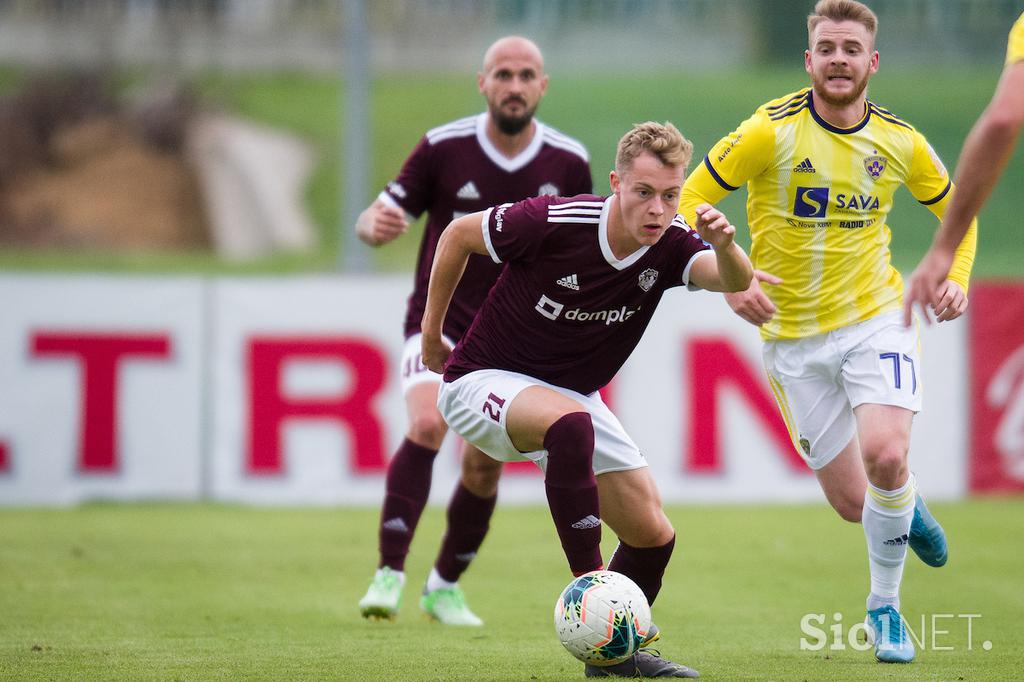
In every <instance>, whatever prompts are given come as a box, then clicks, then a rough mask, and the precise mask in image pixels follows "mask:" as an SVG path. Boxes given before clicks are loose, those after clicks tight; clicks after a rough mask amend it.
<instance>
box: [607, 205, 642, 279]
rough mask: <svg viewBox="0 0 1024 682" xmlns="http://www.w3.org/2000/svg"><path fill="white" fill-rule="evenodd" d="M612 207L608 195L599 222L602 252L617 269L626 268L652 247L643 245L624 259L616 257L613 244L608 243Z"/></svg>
mask: <svg viewBox="0 0 1024 682" xmlns="http://www.w3.org/2000/svg"><path fill="white" fill-rule="evenodd" d="M611 208H612V197H608V198H607V199H605V200H604V206H602V207H601V222H599V223H598V224H597V240H598V242H600V244H601V253H602V254H604V259H605V260H606V261H608V264H609V265H611V266H612V267H613V268H615V269H616V270H625V269H626V268H628V267H629V266H630V265H632V264H633V263H635V262H637V261H638V260H640V258H642V257H643V255H644V254H645V253H647V250H648V249H649V248H651V247H649V246H641V247H640V248H639V249H637V250H636V251H634V252H633V253H631V254H629V255H628V256H626V257H625V258H623V259H622V260H619V259H618V258H616V257H615V254H614V253H612V247H611V244H609V243H608V214H609V213H610V212H611Z"/></svg>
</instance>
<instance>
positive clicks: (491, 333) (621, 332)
mask: <svg viewBox="0 0 1024 682" xmlns="http://www.w3.org/2000/svg"><path fill="white" fill-rule="evenodd" d="M610 207H611V200H610V199H606V198H602V197H597V196H593V195H581V196H576V197H572V198H562V197H537V198H535V199H527V200H526V201H521V202H519V203H517V204H502V205H500V206H496V207H494V208H493V209H491V210H489V211H487V213H486V214H485V217H484V220H483V222H482V225H481V227H482V229H483V233H484V242H485V243H486V245H487V250H488V251H489V252H490V254H491V258H492V259H493V260H494V262H495V263H507V267H506V268H505V270H504V272H502V275H501V277H500V278H499V279H498V282H497V284H495V285H494V288H493V289H491V292H490V294H488V296H487V300H486V301H485V302H484V305H483V307H482V308H481V309H480V313H479V314H478V315H477V317H476V320H475V321H474V322H473V326H472V327H470V329H469V331H468V332H467V333H466V335H465V336H464V337H463V338H462V340H461V341H460V342H459V343H458V345H457V346H456V347H455V350H454V351H453V352H452V355H451V357H450V358H449V361H448V364H447V366H446V367H445V375H444V380H445V381H454V380H455V379H457V378H459V377H461V376H464V375H466V374H468V373H470V372H473V371H475V370H479V369H503V370H508V371H511V372H519V373H521V374H526V375H529V376H531V377H534V378H537V379H541V380H543V381H546V382H548V383H550V384H554V385H556V386H561V387H563V388H569V389H572V390H574V391H578V392H580V393H583V394H589V393H592V392H594V391H596V390H598V389H599V388H601V387H602V386H604V385H605V384H607V383H608V382H609V381H611V379H612V377H613V376H615V373H616V372H617V371H618V370H619V368H620V367H622V364H623V363H624V362H625V361H626V358H628V357H629V354H630V353H632V352H633V349H634V348H635V347H636V345H637V344H638V343H639V342H640V338H641V337H642V336H643V333H644V330H645V329H646V328H647V325H648V323H649V322H650V321H651V316H652V315H653V314H654V309H655V308H657V306H658V302H659V301H660V300H661V295H662V294H663V293H664V292H665V291H666V290H667V289H670V288H672V287H677V286H682V285H689V274H690V265H691V264H692V263H693V261H694V260H695V259H696V258H697V257H698V255H699V254H702V253H710V247H709V246H708V245H707V244H706V243H705V242H704V241H703V240H702V239H701V238H700V237H699V236H698V235H697V233H696V232H694V231H693V230H691V229H690V228H689V227H688V226H687V225H686V223H685V222H684V221H683V218H682V216H679V215H677V216H676V217H675V218H674V219H673V221H672V225H671V226H670V227H669V228H668V230H667V231H666V232H665V234H664V235H662V237H661V239H660V240H658V242H657V243H656V244H654V245H653V246H644V247H641V248H640V249H639V250H637V251H635V252H634V253H632V254H630V255H629V256H627V257H626V258H624V259H622V260H619V259H618V258H616V257H615V255H614V254H613V253H612V250H611V247H610V246H609V244H608V211H609V209H610ZM690 286H691V288H696V287H692V285H690Z"/></svg>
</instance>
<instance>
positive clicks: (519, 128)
mask: <svg viewBox="0 0 1024 682" xmlns="http://www.w3.org/2000/svg"><path fill="white" fill-rule="evenodd" d="M536 111H537V107H534V108H533V109H528V110H526V111H524V112H523V113H522V114H520V115H519V116H509V115H508V114H505V113H503V112H502V111H501V109H500V108H499V107H491V118H493V119H494V123H495V125H497V126H498V130H500V131H501V132H502V133H504V134H505V135H518V134H519V133H521V132H523V129H524V128H526V126H528V125H530V121H532V120H533V115H534V113H536Z"/></svg>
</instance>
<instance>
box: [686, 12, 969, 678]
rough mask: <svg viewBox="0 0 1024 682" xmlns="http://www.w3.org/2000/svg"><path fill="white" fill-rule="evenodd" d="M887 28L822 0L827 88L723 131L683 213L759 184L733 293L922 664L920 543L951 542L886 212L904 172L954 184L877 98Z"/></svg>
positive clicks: (880, 600)
mask: <svg viewBox="0 0 1024 682" xmlns="http://www.w3.org/2000/svg"><path fill="white" fill-rule="evenodd" d="M877 27H878V20H877V17H876V16H875V14H874V13H873V12H872V11H871V10H870V9H869V8H868V7H866V6H865V5H863V4H861V3H859V2H853V1H852V0H821V2H819V3H818V4H817V5H816V6H815V8H814V13H813V14H811V16H810V17H808V21H807V28H808V37H809V49H808V50H807V51H806V52H805V54H804V66H805V68H806V70H807V72H808V74H810V76H811V87H810V88H805V89H803V90H800V91H798V92H795V93H791V94H789V95H786V96H785V97H780V98H779V99H776V100H773V101H771V102H768V103H767V104H765V105H763V106H761V107H760V108H759V109H758V110H757V111H756V112H754V115H753V116H751V117H750V118H748V119H747V120H746V121H744V122H743V123H741V124H740V126H739V128H738V129H737V130H736V131H735V132H733V133H731V134H730V135H728V136H726V137H725V138H723V139H722V140H721V141H719V142H718V144H716V145H715V146H714V147H713V148H712V149H711V151H710V152H709V153H708V155H707V157H705V159H704V163H703V164H702V165H701V166H699V167H698V168H697V169H695V170H694V172H693V173H692V174H691V175H690V177H689V178H688V179H687V181H686V184H685V186H684V188H683V193H682V196H681V198H680V211H679V212H680V213H681V214H683V216H684V217H685V218H686V219H687V221H689V222H690V224H693V223H694V221H695V211H696V207H697V206H698V205H700V204H701V203H703V202H707V203H711V204H714V203H716V202H718V201H719V200H720V199H722V197H724V196H725V195H726V194H727V193H728V192H730V191H733V190H736V189H738V188H739V187H740V186H741V185H743V184H744V183H746V184H747V192H748V201H747V218H748V221H749V224H750V234H751V240H752V248H751V254H750V256H751V260H752V261H753V264H754V267H755V268H756V269H757V270H756V272H755V275H756V278H755V281H754V282H753V284H752V285H751V287H750V288H749V289H747V291H745V292H740V293H737V294H729V295H727V296H726V300H727V301H728V303H729V305H730V306H731V307H732V309H733V310H734V311H735V312H736V313H737V314H739V315H740V316H741V317H743V318H744V319H746V320H747V321H749V322H751V323H753V324H756V325H758V326H760V327H761V335H762V337H763V339H764V341H765V344H764V361H765V367H766V369H767V372H768V378H769V383H770V384H771V386H772V389H773V391H774V393H775V397H776V399H777V401H778V403H779V408H780V410H781V412H782V416H783V418H784V419H785V421H786V424H787V425H788V427H789V430H790V434H791V436H792V438H793V443H794V445H795V446H796V447H797V449H798V451H799V452H800V453H801V455H802V456H803V457H804V458H805V460H806V461H807V464H808V465H809V466H810V467H811V468H812V469H813V470H814V472H815V474H816V475H817V477H818V481H819V482H820V484H821V487H822V490H823V491H824V492H825V496H826V498H827V499H828V501H829V503H831V505H832V506H833V507H834V508H835V510H836V511H837V512H838V513H839V515H840V516H841V517H842V518H844V519H846V520H848V521H854V522H856V521H860V522H862V523H863V525H864V534H865V536H866V538H867V548H868V559H869V565H870V571H871V591H870V593H869V595H868V598H867V619H866V621H867V625H868V628H867V630H868V634H869V636H871V637H873V640H874V644H875V657H876V658H877V659H878V660H879V661H883V662H894V663H895V662H901V663H906V662H910V661H912V660H913V659H914V645H913V643H912V641H911V640H910V638H909V636H908V634H907V631H906V627H905V626H904V623H903V621H902V619H901V617H900V615H899V608H900V602H899V586H900V580H901V578H902V576H903V565H904V561H905V559H906V553H907V546H908V545H909V546H911V547H913V548H914V550H915V552H916V553H917V554H918V556H920V557H921V559H922V560H924V561H925V563H928V564H929V565H932V566H941V565H943V564H944V563H945V562H946V557H947V555H948V554H947V546H946V538H945V534H944V533H943V531H942V528H941V526H939V524H938V523H937V522H936V521H935V519H934V518H933V517H932V516H931V514H929V513H928V510H927V507H925V505H924V502H923V501H922V500H921V498H920V496H919V495H917V491H916V487H915V481H914V476H913V474H911V473H910V470H909V468H908V465H907V451H908V448H909V444H910V428H911V423H912V422H913V418H914V414H915V413H917V412H918V411H920V409H921V364H920V355H919V343H918V328H917V326H916V325H915V326H914V327H913V328H908V327H905V326H904V325H903V319H902V310H901V303H902V301H901V295H902V288H903V284H902V280H901V278H900V275H899V273H898V272H897V271H896V270H895V269H894V268H893V267H892V265H891V264H890V253H889V241H890V236H891V235H890V232H889V227H888V226H887V225H886V216H887V215H888V213H889V210H890V208H891V207H892V201H893V194H894V193H895V191H896V189H897V188H898V187H899V185H901V184H903V185H906V187H907V189H909V190H910V193H911V194H912V195H913V196H914V197H915V198H916V199H917V200H918V201H919V202H921V203H922V204H924V205H925V206H927V207H928V208H929V209H930V210H931V211H932V213H934V214H935V215H937V216H939V217H940V218H941V216H942V214H943V212H944V210H945V207H946V204H947V203H948V201H949V199H950V195H951V190H952V186H951V182H950V179H949V175H948V173H947V172H946V169H945V167H944V166H943V165H942V162H941V161H940V160H939V158H938V157H937V156H936V155H935V152H934V151H933V150H932V148H931V147H930V146H929V145H928V142H927V141H926V140H925V138H924V137H923V136H922V135H921V134H920V133H919V132H917V131H916V130H915V129H914V128H913V127H912V126H911V125H910V124H908V123H906V122H904V121H902V120H900V119H899V118H898V117H897V116H896V115H895V114H893V113H892V112H890V111H888V110H886V109H883V108H882V107H880V106H878V105H876V104H874V103H873V102H871V101H869V100H868V99H867V93H866V89H867V84H868V80H869V79H870V77H871V76H872V75H873V74H874V73H875V72H876V71H877V70H878V52H876V51H875V33H876V31H877ZM975 229H976V228H974V227H972V229H971V230H970V231H969V232H968V235H967V237H966V238H965V239H964V241H963V242H962V244H961V246H960V247H959V249H958V251H957V255H956V259H955V261H954V263H953V267H952V271H951V273H950V275H949V280H948V281H946V282H945V283H944V286H943V287H942V293H941V299H940V307H939V309H938V311H937V315H938V317H939V318H940V319H953V318H955V317H958V316H959V315H960V314H961V313H962V312H963V310H964V309H965V308H966V306H967V298H966V292H967V282H968V278H969V275H970V269H971V265H972V262H973V258H974V245H975Z"/></svg>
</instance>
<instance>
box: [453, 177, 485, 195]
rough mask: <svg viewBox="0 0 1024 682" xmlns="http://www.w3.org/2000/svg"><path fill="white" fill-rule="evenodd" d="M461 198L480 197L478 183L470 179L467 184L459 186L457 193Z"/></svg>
mask: <svg viewBox="0 0 1024 682" xmlns="http://www.w3.org/2000/svg"><path fill="white" fill-rule="evenodd" d="M455 196H457V197H458V198H459V199H479V198H480V192H479V191H478V190H477V188H476V185H474V184H473V181H472V180H470V181H469V182H467V183H466V184H465V185H463V186H462V187H460V188H459V191H458V192H457V193H456V195H455Z"/></svg>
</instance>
